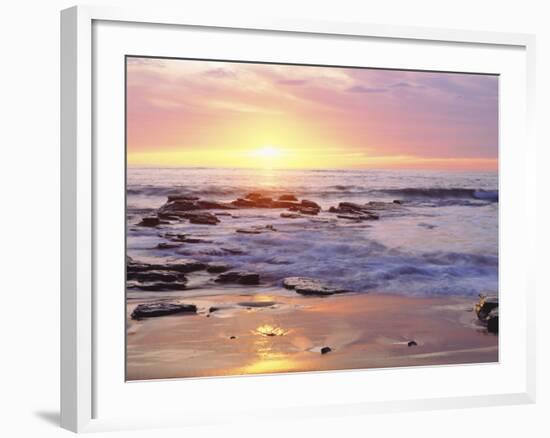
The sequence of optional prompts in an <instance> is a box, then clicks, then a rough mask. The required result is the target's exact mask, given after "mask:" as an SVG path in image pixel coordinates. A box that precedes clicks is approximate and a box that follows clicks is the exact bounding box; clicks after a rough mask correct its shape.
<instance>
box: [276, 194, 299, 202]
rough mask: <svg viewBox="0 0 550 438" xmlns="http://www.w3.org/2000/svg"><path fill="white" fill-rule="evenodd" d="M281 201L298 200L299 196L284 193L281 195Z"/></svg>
mask: <svg viewBox="0 0 550 438" xmlns="http://www.w3.org/2000/svg"><path fill="white" fill-rule="evenodd" d="M279 201H298V198H297V197H296V196H294V195H291V194H284V195H281V196H279Z"/></svg>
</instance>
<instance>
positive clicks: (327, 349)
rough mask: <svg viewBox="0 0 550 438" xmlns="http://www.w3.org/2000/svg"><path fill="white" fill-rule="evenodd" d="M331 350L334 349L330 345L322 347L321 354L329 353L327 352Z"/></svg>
mask: <svg viewBox="0 0 550 438" xmlns="http://www.w3.org/2000/svg"><path fill="white" fill-rule="evenodd" d="M331 351H332V348H330V347H323V348H321V354H327V353H330V352H331Z"/></svg>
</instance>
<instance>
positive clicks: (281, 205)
mask: <svg viewBox="0 0 550 438" xmlns="http://www.w3.org/2000/svg"><path fill="white" fill-rule="evenodd" d="M301 205H302V204H299V203H298V202H293V201H273V202H272V203H271V208H291V207H300V206H301Z"/></svg>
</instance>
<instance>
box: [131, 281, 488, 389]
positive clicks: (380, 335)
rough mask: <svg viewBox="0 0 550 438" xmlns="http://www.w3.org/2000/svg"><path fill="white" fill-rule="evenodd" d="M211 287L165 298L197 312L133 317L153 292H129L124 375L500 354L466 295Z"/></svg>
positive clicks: (415, 362) (475, 359) (225, 372)
mask: <svg viewBox="0 0 550 438" xmlns="http://www.w3.org/2000/svg"><path fill="white" fill-rule="evenodd" d="M254 289H256V288H254ZM213 292H214V293H213V294H212V295H205V294H204V293H202V294H199V293H197V294H196V295H193V293H192V291H189V292H188V293H189V295H187V296H186V298H185V299H181V298H178V299H169V300H167V301H169V302H181V303H189V304H195V305H197V307H198V312H197V314H179V315H171V316H162V317H155V318H147V319H143V320H139V321H135V320H132V319H131V318H130V314H131V312H132V311H133V309H134V308H135V307H136V305H137V304H139V303H143V302H149V301H148V300H143V299H132V300H129V301H128V304H127V314H128V317H127V334H128V336H127V380H145V379H166V378H182V377H205V376H229V375H246V374H269V373H280V372H303V371H324V370H347V369H365V368H387V367H399V366H421V365H441V364H463V363H483V362H497V361H498V336H495V335H492V334H489V333H487V331H486V330H485V329H484V328H483V327H481V326H479V325H478V324H477V323H476V319H477V318H476V316H475V313H474V312H473V311H472V306H473V300H472V299H471V298H464V297H407V296H400V295H388V294H377V293H368V294H352V293H347V294H341V295H332V296H328V297H304V296H300V295H297V294H292V293H288V291H282V290H281V289H280V288H267V289H266V290H265V292H258V291H257V290H254V292H250V293H248V292H247V288H242V287H235V288H234V291H233V290H232V291H228V290H227V289H224V291H223V293H220V291H217V292H216V291H213ZM150 301H154V302H159V301H161V300H158V299H154V300H150ZM211 307H217V308H218V310H215V311H213V312H209V309H210V308H211ZM410 341H414V342H415V343H416V344H417V345H413V346H409V345H408V343H409V342H410ZM323 347H329V348H330V349H331V351H329V352H327V353H326V354H322V353H321V349H322V348H323Z"/></svg>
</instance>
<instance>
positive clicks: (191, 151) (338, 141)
mask: <svg viewBox="0 0 550 438" xmlns="http://www.w3.org/2000/svg"><path fill="white" fill-rule="evenodd" d="M126 115H127V121H126V123H127V154H128V155H127V161H128V165H129V166H137V167H179V166H184V167H237V168H240V167H242V168H262V167H268V168H290V169H300V168H305V169H307V168H315V169H324V168H331V169H336V168H353V169H361V168H365V169H368V168H397V169H436V170H490V171H492V170H496V169H497V167H498V77H497V76H490V75H474V74H458V73H433V72H422V71H402V70H381V69H365V68H340V67H317V66H294V65H280V64H253V63H235V62H217V61H195V60H180V59H156V58H132V57H129V58H127V114H126Z"/></svg>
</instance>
